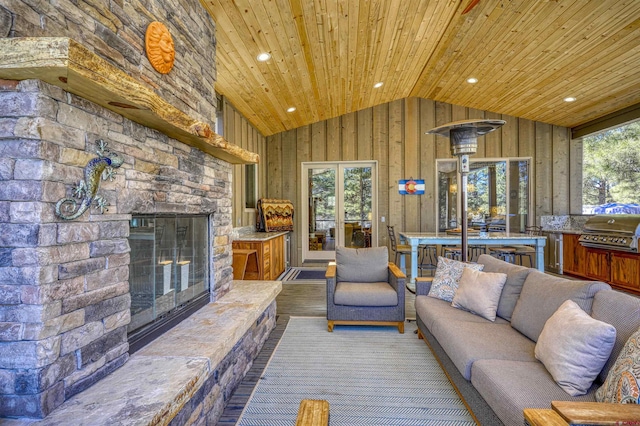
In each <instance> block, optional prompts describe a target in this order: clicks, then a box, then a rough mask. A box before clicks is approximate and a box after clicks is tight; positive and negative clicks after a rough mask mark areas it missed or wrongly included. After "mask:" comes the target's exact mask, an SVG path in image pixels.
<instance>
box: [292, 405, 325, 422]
mask: <svg viewBox="0 0 640 426" xmlns="http://www.w3.org/2000/svg"><path fill="white" fill-rule="evenodd" d="M328 425H329V402H328V401H325V400H323V399H303V400H302V401H300V408H299V409H298V418H297V419H296V426H328Z"/></svg>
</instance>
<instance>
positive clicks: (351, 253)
mask: <svg viewBox="0 0 640 426" xmlns="http://www.w3.org/2000/svg"><path fill="white" fill-rule="evenodd" d="M336 265H337V271H336V281H337V282H338V283H339V282H341V281H345V282H350V283H376V282H377V283H379V282H388V281H389V267H388V265H389V252H388V250H387V247H369V248H358V249H352V248H347V247H336ZM336 303H337V302H336Z"/></svg>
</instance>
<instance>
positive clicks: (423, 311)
mask: <svg viewBox="0 0 640 426" xmlns="http://www.w3.org/2000/svg"><path fill="white" fill-rule="evenodd" d="M415 306H416V316H418V317H419V318H420V320H422V322H423V323H424V325H425V326H426V327H427V329H428V330H429V331H430V332H431V333H433V324H434V322H435V321H436V320H438V319H439V320H444V321H447V322H451V323H455V322H457V321H465V322H480V323H485V324H486V323H489V321H488V320H486V319H484V318H482V317H481V316H479V315H475V314H472V313H471V312H467V311H463V310H460V309H453V308H452V307H451V303H449V302H447V301H446V300H441V299H436V298H434V297H427V296H416V301H415ZM494 324H508V322H507V321H505V320H504V319H502V318H496V321H495V323H494Z"/></svg>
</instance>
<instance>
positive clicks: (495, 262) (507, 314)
mask: <svg viewBox="0 0 640 426" xmlns="http://www.w3.org/2000/svg"><path fill="white" fill-rule="evenodd" d="M478 263H482V264H483V265H484V269H482V270H483V271H484V272H502V273H503V274H507V281H506V282H505V283H504V287H503V288H502V294H501V295H500V301H499V302H498V310H497V311H496V315H497V316H499V317H502V318H504V319H506V320H507V321H511V315H513V310H514V309H515V307H516V303H517V302H518V298H519V297H520V293H521V292H522V286H523V285H524V280H526V279H527V276H528V275H529V273H530V272H532V271H533V269H531V268H525V267H524V266H518V265H513V264H511V263H507V262H505V261H503V260H500V259H496V258H495V257H493V256H489V255H488V254H482V255H480V257H478Z"/></svg>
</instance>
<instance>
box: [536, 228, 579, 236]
mask: <svg viewBox="0 0 640 426" xmlns="http://www.w3.org/2000/svg"><path fill="white" fill-rule="evenodd" d="M542 232H549V233H554V234H575V235H580V234H582V229H552V228H542Z"/></svg>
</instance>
